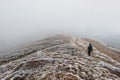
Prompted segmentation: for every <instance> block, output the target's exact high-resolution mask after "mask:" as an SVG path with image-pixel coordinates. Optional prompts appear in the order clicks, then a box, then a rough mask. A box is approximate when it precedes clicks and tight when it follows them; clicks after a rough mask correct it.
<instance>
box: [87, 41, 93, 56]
mask: <svg viewBox="0 0 120 80" xmlns="http://www.w3.org/2000/svg"><path fill="white" fill-rule="evenodd" d="M87 50H88V56H90V54H91V52H92V51H93V46H92V44H91V43H89V46H88V49H87Z"/></svg>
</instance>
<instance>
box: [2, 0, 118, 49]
mask: <svg viewBox="0 0 120 80" xmlns="http://www.w3.org/2000/svg"><path fill="white" fill-rule="evenodd" d="M58 33H65V34H71V35H77V36H82V37H89V38H102V37H106V36H109V37H110V38H112V37H114V36H116V35H117V36H116V37H119V36H120V0H0V51H3V50H6V49H9V48H15V47H17V46H18V45H22V44H25V43H28V42H30V41H34V40H37V39H40V38H42V37H44V36H48V35H51V34H58ZM117 40H119V41H120V38H119V39H117Z"/></svg>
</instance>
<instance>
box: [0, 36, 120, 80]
mask: <svg viewBox="0 0 120 80" xmlns="http://www.w3.org/2000/svg"><path fill="white" fill-rule="evenodd" d="M89 42H91V41H89V40H86V39H82V38H78V37H68V36H63V35H57V36H53V37H49V38H46V39H44V40H40V41H37V42H35V43H33V44H31V45H30V46H28V47H27V48H24V49H22V50H20V51H17V52H16V53H17V54H14V55H12V56H11V55H9V56H7V57H1V58H0V59H1V65H0V79H1V80H120V62H119V60H118V59H115V57H116V56H117V57H120V55H118V54H115V53H112V54H113V55H114V56H115V57H114V56H113V55H112V56H111V55H109V53H108V52H107V50H103V52H102V50H101V47H100V45H99V44H97V43H96V42H95V43H94V42H93V41H92V42H91V43H92V44H94V51H93V52H92V56H90V57H88V55H87V46H88V44H89ZM96 45H97V46H96ZM99 48H100V49H99ZM117 57H116V58H117ZM5 59H6V60H5Z"/></svg>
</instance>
